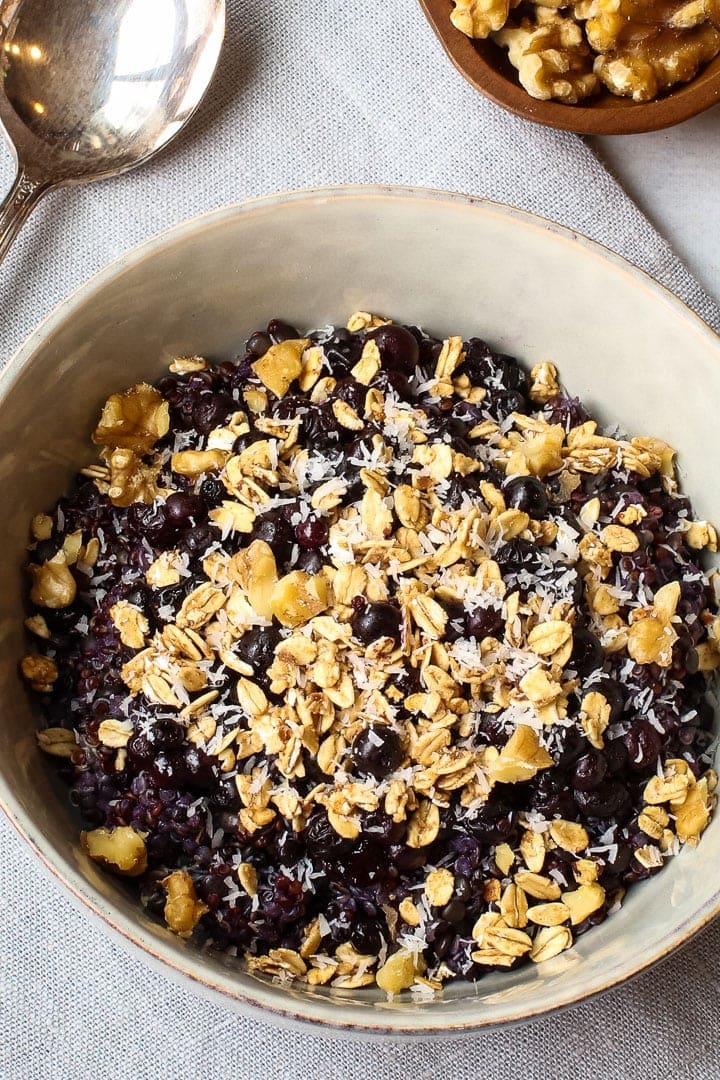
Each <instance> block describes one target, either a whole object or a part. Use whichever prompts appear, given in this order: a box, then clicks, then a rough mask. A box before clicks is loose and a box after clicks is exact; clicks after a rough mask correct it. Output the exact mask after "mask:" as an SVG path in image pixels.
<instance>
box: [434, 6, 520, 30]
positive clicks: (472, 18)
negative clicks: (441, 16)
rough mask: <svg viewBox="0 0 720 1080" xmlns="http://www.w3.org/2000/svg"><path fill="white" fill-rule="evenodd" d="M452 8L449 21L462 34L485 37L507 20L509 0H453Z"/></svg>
mask: <svg viewBox="0 0 720 1080" xmlns="http://www.w3.org/2000/svg"><path fill="white" fill-rule="evenodd" d="M453 3H454V4H455V7H454V10H453V11H452V13H451V15H450V21H451V22H452V24H453V26H456V27H457V29H458V30H460V31H461V32H462V33H463V34H466V35H467V36H468V37H471V38H487V37H489V36H490V34H491V33H492V32H493V30H500V28H501V27H503V26H504V25H505V23H506V22H507V18H508V15H509V14H510V8H511V7H515V6H516V3H517V0H516V2H515V3H511V0H453Z"/></svg>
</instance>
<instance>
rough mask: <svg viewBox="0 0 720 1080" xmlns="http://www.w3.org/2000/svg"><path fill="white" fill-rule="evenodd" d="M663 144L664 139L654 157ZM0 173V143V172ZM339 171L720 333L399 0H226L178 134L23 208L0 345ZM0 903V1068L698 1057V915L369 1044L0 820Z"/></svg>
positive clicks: (4, 278)
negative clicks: (176, 947) (406, 1033)
mask: <svg viewBox="0 0 720 1080" xmlns="http://www.w3.org/2000/svg"><path fill="white" fill-rule="evenodd" d="M148 2H151V3H154V2H157V0H148ZM671 154H672V142H671V141H670V142H669V144H668V168H671V167H672V164H671V160H670V158H671ZM11 172H12V164H11V162H10V160H9V158H4V159H2V160H1V161H0V181H4V182H5V183H9V181H10V177H11ZM347 182H354V183H371V182H381V183H398V184H417V185H423V186H429V187H436V188H449V189H453V190H456V191H463V192H468V193H471V194H474V195H483V196H488V197H491V198H494V199H498V200H502V201H505V202H509V203H513V204H514V205H516V206H520V207H523V208H525V209H528V210H532V211H535V212H537V213H540V214H543V215H545V216H547V217H550V218H553V219H554V220H556V221H559V222H562V223H563V224H566V225H569V226H571V227H572V228H574V229H577V230H578V231H580V232H583V233H585V234H587V235H588V236H591V237H593V238H594V239H596V240H600V241H602V242H603V243H605V244H607V245H608V246H609V247H611V248H613V249H614V250H616V251H618V252H620V253H621V254H623V255H625V256H627V257H628V258H629V259H631V260H632V261H633V262H635V263H636V264H638V265H639V266H641V267H642V268H643V269H645V270H647V271H649V272H650V273H651V274H652V275H653V276H654V277H656V278H657V279H658V280H659V281H661V282H662V283H664V284H666V285H667V286H668V287H669V288H671V289H672V291H673V292H675V293H676V294H677V295H678V296H680V297H681V298H682V299H683V300H685V301H686V302H687V303H688V304H690V305H691V306H692V307H693V308H694V309H695V310H696V311H697V312H698V313H699V314H700V315H701V316H702V317H703V318H704V319H705V320H706V321H707V322H708V323H710V325H712V326H713V327H714V328H715V329H716V330H720V308H719V307H718V305H717V303H716V302H715V301H714V300H713V299H711V298H710V297H709V296H708V295H707V294H706V293H704V292H703V290H702V289H701V288H700V286H699V285H698V284H697V283H696V282H695V281H694V279H693V278H692V276H691V275H690V274H689V272H688V271H687V269H686V268H685V267H684V266H683V265H682V264H681V263H680V262H679V261H678V259H677V258H676V257H675V256H674V255H673V253H672V251H671V250H670V249H669V248H668V246H667V244H666V243H665V242H664V241H663V240H662V238H661V237H660V236H659V235H658V234H657V233H656V232H655V230H654V229H653V228H652V226H651V225H650V224H649V222H648V221H647V219H646V218H645V217H644V216H643V215H642V214H641V213H640V211H639V210H638V209H637V207H636V206H635V205H634V204H633V203H632V202H631V200H630V199H629V198H628V197H627V196H626V195H625V194H624V192H623V191H622V190H621V188H620V187H619V186H618V184H617V183H616V182H615V181H614V179H613V178H612V177H611V176H610V174H609V173H608V172H607V171H606V170H605V169H604V168H603V166H602V165H601V164H600V163H599V162H598V160H597V159H596V158H595V157H594V155H593V153H592V152H591V150H590V149H589V147H588V146H587V145H586V144H585V143H584V142H583V141H582V140H581V139H580V138H577V137H575V136H572V135H568V134H564V133H559V132H553V131H549V130H545V129H541V128H539V127H536V126H534V125H531V124H528V123H525V122H523V121H520V120H518V119H516V118H514V117H511V116H509V115H508V114H506V113H504V112H503V111H502V110H500V109H499V108H497V107H496V106H494V105H492V104H491V103H489V102H487V101H485V100H484V99H483V98H481V97H480V96H479V95H478V94H477V93H476V92H475V91H474V90H472V89H471V88H470V87H469V86H468V85H467V84H466V83H465V82H464V81H463V80H462V79H461V78H460V76H459V75H458V74H457V73H456V72H455V71H454V69H453V68H452V67H451V65H450V64H449V62H448V61H447V60H446V58H445V56H444V55H443V53H442V50H441V48H440V46H439V44H438V43H437V42H436V40H435V38H434V36H433V34H432V32H431V31H430V29H429V27H428V26H427V25H426V23H425V22H424V20H423V17H422V15H421V13H420V10H419V5H418V3H417V0H365V2H364V3H357V4H352V3H349V2H348V0H322V2H317V3H312V2H310V3H309V2H308V0H284V2H283V3H278V2H277V0H230V3H229V13H228V35H227V43H226V46H225V49H224V52H223V56H222V59H221V62H220V66H219V71H218V75H217V78H216V81H215V83H214V85H213V87H212V89H211V91H210V93H209V95H208V97H207V99H206V100H205V102H204V104H203V106H202V107H201V109H200V111H199V113H198V115H197V116H196V117H195V119H194V120H193V122H192V123H191V125H190V127H189V128H188V129H187V131H186V132H185V133H184V135H183V136H182V137H181V138H180V139H179V140H178V141H177V142H176V143H174V144H173V145H172V146H171V147H170V148H169V149H168V150H167V151H165V152H164V153H163V154H162V156H161V157H159V158H158V159H157V160H156V161H155V162H153V163H152V164H151V165H150V166H147V167H145V168H144V169H143V170H142V171H139V172H136V173H132V174H128V175H126V176H123V177H120V178H118V179H116V180H113V181H108V182H105V183H103V184H102V185H95V186H92V187H88V188H84V189H72V190H71V189H69V190H67V191H64V192H60V193H57V194H56V195H54V196H52V197H51V198H49V199H48V200H47V202H46V204H45V205H44V206H41V207H40V208H39V210H38V211H37V213H36V215H35V217H34V218H33V219H31V221H30V223H29V225H28V226H27V227H26V229H25V232H24V234H23V236H22V238H21V239H20V242H19V243H18V245H17V247H16V249H15V251H14V252H13V253H12V254H11V256H10V258H9V259H8V261H7V262H6V264H5V265H4V267H3V268H2V269H0V297H1V298H2V299H1V301H0V304H1V306H0V311H1V315H0V363H4V362H5V361H6V360H7V359H8V358H9V357H10V356H11V355H12V353H13V351H14V350H15V349H16V348H17V346H18V345H19V344H20V343H21V342H22V341H23V339H24V338H25V337H26V335H27V334H28V332H29V331H30V330H31V329H32V328H34V327H35V325H36V324H37V323H38V321H39V320H40V319H41V318H42V317H43V316H44V315H45V314H46V313H47V312H48V311H49V310H50V309H51V308H52V307H53V305H54V304H55V303H57V301H59V300H60V299H61V298H63V297H64V296H65V295H67V293H68V292H70V290H72V289H73V288H74V287H76V286H77V285H78V284H80V283H81V282H83V281H84V280H85V279H86V278H87V277H88V276H89V275H90V274H91V273H92V272H94V271H95V270H97V269H99V268H100V267H102V266H104V265H105V264H106V263H107V262H108V260H110V259H112V258H113V257H115V256H116V255H118V254H120V253H121V252H124V251H126V250H127V249H128V248H130V247H131V246H133V245H134V244H136V243H137V242H139V241H141V240H144V239H145V238H147V237H148V236H150V235H152V234H153V233H155V232H157V231H159V230H161V229H164V228H166V227H168V226H170V225H172V224H174V223H176V222H178V221H181V220H183V219H184V218H187V217H188V216H190V215H193V214H196V213H198V212H200V211H204V210H207V209H211V208H213V207H216V206H221V205H223V204H226V203H228V202H231V201H233V200H237V199H240V198H243V197H245V196H248V195H256V194H263V193H266V192H270V191H276V190H283V189H290V188H298V187H310V186H314V185H324V184H338V183H347ZM708 194H710V193H708ZM549 302H552V298H549ZM0 903H1V913H0V1078H2V1080H41V1078H42V1080H45V1078H52V1080H77V1078H86V1077H89V1078H92V1080H104V1078H108V1080H110V1078H112V1080H119V1078H133V1080H136V1078H137V1080H145V1078H148V1080H150V1078H151V1077H160V1078H162V1080H176V1078H177V1080H194V1078H196V1077H198V1078H205V1077H209V1078H213V1080H223V1078H225V1077H233V1078H234V1080H254V1078H258V1080H259V1078H262V1080H274V1078H278V1080H281V1078H282V1080H295V1078H297V1080H300V1078H303V1080H305V1078H308V1080H331V1078H336V1077H337V1078H345V1077H363V1078H364V1077H373V1080H391V1078H392V1080H395V1078H400V1077H402V1078H403V1080H405V1078H410V1080H421V1078H430V1077H433V1078H435V1077H439V1078H444V1077H449V1078H451V1080H463V1078H466V1077H467V1078H470V1077H473V1078H475V1077H478V1076H480V1077H482V1078H483V1080H496V1078H497V1080H515V1078H518V1080H519V1078H522V1080H534V1078H538V1080H544V1078H546V1077H553V1078H557V1080H563V1078H566V1077H567V1078H570V1077H572V1078H574V1080H598V1078H604V1077H610V1076H612V1077H633V1078H634V1077H637V1078H640V1080H650V1078H652V1080H660V1078H664V1077H668V1078H669V1077H673V1078H675V1077H677V1076H678V1075H691V1076H693V1077H695V1078H696V1080H717V1077H718V1076H720V1047H719V1046H718V1041H717V1038H716V1030H717V1022H716V1017H717V1015H718V1012H719V1011H720V1008H719V1007H720V995H719V992H718V976H719V975H720V926H715V927H713V928H711V929H710V930H708V931H707V932H705V933H704V934H703V935H702V936H701V937H700V938H699V939H697V940H696V941H695V942H694V943H693V944H691V945H690V946H689V947H688V948H686V949H684V950H683V951H682V952H681V953H679V954H678V955H676V956H674V957H672V958H671V959H670V960H669V961H667V962H666V963H664V964H663V965H662V966H661V967H659V968H657V969H655V970H654V971H651V972H650V973H648V974H645V975H643V976H642V977H640V978H639V979H637V980H635V981H634V982H632V983H631V984H629V985H626V986H624V987H621V988H620V989H617V990H615V991H613V992H611V993H610V994H608V995H607V996H606V997H604V998H603V999H602V1000H597V1001H593V1002H591V1003H589V1004H587V1005H584V1006H581V1007H578V1008H575V1009H573V1010H571V1011H569V1012H566V1013H564V1014H563V1015H561V1016H556V1017H551V1018H549V1019H546V1020H541V1021H538V1022H536V1023H533V1024H531V1025H528V1026H526V1027H523V1028H515V1029H513V1030H507V1031H502V1032H500V1033H497V1034H489V1035H480V1036H479V1037H477V1038H473V1039H468V1040H466V1041H464V1042H462V1043H460V1044H453V1045H452V1046H450V1045H443V1044H442V1041H441V1040H438V1043H437V1045H434V1046H429V1045H415V1046H407V1045H405V1046H390V1047H383V1046H381V1045H379V1044H373V1043H366V1044H363V1045H358V1044H350V1043H339V1042H336V1041H333V1042H329V1041H326V1040H324V1039H323V1038H321V1037H317V1036H315V1035H311V1034H308V1033H307V1032H300V1033H298V1032H294V1033H287V1032H278V1031H277V1030H275V1029H274V1028H273V1027H271V1026H267V1025H264V1024H259V1023H255V1022H251V1021H248V1020H245V1019H242V1018H240V1017H238V1016H236V1015H234V1014H233V1013H231V1012H229V1011H225V1010H224V1009H223V1008H222V1007H220V1006H217V1005H212V1004H208V1003H207V1002H205V1001H201V1000H199V999H197V998H196V997H194V996H193V995H192V994H191V993H189V992H187V991H186V990H183V989H179V988H177V987H176V986H175V985H174V984H173V983H171V982H170V981H169V980H168V979H167V978H166V977H164V976H163V975H160V974H157V973H154V972H151V971H150V970H149V969H147V968H146V967H145V966H144V964H143V963H141V962H139V961H138V960H136V959H134V958H129V957H128V956H127V955H126V953H125V952H124V950H123V949H122V948H121V947H120V946H119V945H117V944H116V942H115V941H114V940H111V939H108V938H106V937H105V936H104V935H103V934H101V933H100V932H99V931H98V930H97V929H96V928H95V926H94V925H91V924H89V923H88V920H87V919H86V917H85V916H84V915H83V914H81V913H78V912H77V911H76V910H75V909H74V908H73V907H72V906H71V905H70V904H69V902H68V900H67V899H66V897H65V895H64V894H63V892H62V890H61V889H60V888H59V887H58V886H57V884H55V883H54V882H52V881H50V880H49V879H48V878H47V877H46V876H45V875H44V874H43V873H42V872H41V871H40V870H38V868H37V867H36V865H35V864H34V861H33V859H32V858H30V856H29V854H28V853H27V852H26V850H25V849H24V848H23V846H22V845H21V844H20V843H19V842H18V841H17V839H16V838H15V836H14V834H13V832H12V831H11V829H10V828H9V826H8V825H7V823H6V822H5V821H4V820H0Z"/></svg>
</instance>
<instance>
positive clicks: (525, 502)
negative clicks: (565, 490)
mask: <svg viewBox="0 0 720 1080" xmlns="http://www.w3.org/2000/svg"><path fill="white" fill-rule="evenodd" d="M503 492H504V495H505V502H506V503H507V504H508V506H511V507H513V509H515V510H523V511H524V512H525V513H526V514H529V515H530V517H531V518H536V519H539V518H543V517H545V515H546V514H547V511H548V497H547V491H546V490H545V485H544V484H543V482H542V481H541V480H538V479H537V477H536V476H514V477H513V478H512V479H511V480H508V481H507V483H506V484H505V485H504V486H503Z"/></svg>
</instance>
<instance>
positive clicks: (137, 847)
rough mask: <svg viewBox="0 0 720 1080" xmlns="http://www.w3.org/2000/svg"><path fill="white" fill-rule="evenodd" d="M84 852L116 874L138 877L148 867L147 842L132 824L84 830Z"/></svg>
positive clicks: (82, 836) (82, 834)
mask: <svg viewBox="0 0 720 1080" xmlns="http://www.w3.org/2000/svg"><path fill="white" fill-rule="evenodd" d="M80 843H81V845H82V849H83V851H84V852H85V853H86V854H87V855H89V856H90V858H91V859H93V860H94V861H95V862H97V863H100V864H101V865H102V866H104V867H106V868H107V869H108V870H112V871H113V873H115V874H122V875H124V876H125V877H137V876H138V875H139V874H143V873H144V872H145V870H146V868H147V851H146V848H145V841H144V840H143V838H142V836H141V835H140V833H137V832H135V830H134V829H131V828H130V827H129V826H128V825H120V826H118V827H117V828H115V829H104V828H101V829H93V830H92V831H91V832H81V833H80Z"/></svg>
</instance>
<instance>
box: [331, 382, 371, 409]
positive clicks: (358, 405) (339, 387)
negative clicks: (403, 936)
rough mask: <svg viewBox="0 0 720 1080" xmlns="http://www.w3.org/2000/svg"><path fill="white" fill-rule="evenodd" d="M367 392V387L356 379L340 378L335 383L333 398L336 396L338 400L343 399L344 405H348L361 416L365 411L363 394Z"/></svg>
mask: <svg viewBox="0 0 720 1080" xmlns="http://www.w3.org/2000/svg"><path fill="white" fill-rule="evenodd" d="M366 394H367V387H366V386H363V385H362V383H359V382H358V381H357V380H356V379H351V378H347V379H340V381H339V382H338V383H337V384H336V386H335V390H334V391H333V398H337V399H338V400H340V401H344V402H345V404H346V405H349V406H350V408H351V409H354V410H355V412H356V413H357V414H358V415H359V416H362V415H363V413H364V411H365V395H366Z"/></svg>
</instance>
